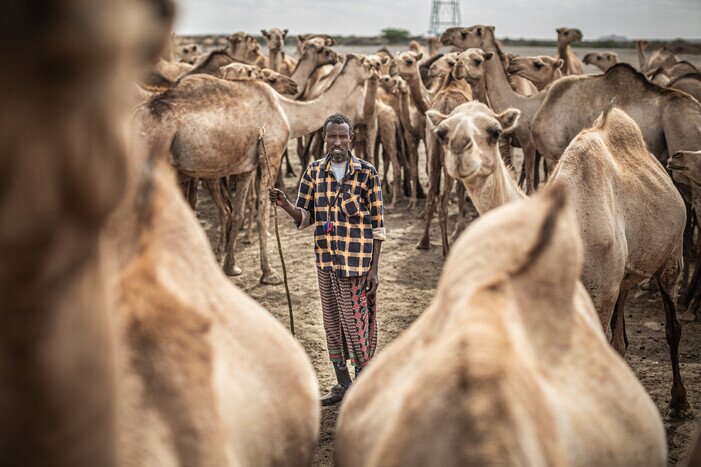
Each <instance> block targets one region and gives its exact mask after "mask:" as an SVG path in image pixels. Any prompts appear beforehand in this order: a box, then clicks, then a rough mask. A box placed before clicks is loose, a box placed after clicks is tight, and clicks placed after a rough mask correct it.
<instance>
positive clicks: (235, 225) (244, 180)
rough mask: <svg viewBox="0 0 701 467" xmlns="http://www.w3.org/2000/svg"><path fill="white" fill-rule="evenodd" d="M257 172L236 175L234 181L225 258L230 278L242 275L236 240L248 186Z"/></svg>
mask: <svg viewBox="0 0 701 467" xmlns="http://www.w3.org/2000/svg"><path fill="white" fill-rule="evenodd" d="M254 172H255V171H254V170H251V171H250V172H245V173H242V174H238V175H234V177H233V178H234V181H235V183H236V191H235V192H234V199H233V201H232V203H231V218H232V220H231V223H230V225H229V238H228V244H227V245H226V256H225V257H224V268H223V269H224V273H225V274H226V275H228V276H238V275H239V274H241V272H242V271H241V268H240V267H238V266H237V265H236V255H235V251H236V238H237V237H238V234H239V229H240V228H241V224H242V223H243V207H244V203H245V201H246V194H247V193H248V185H249V184H250V182H251V178H253V173H254Z"/></svg>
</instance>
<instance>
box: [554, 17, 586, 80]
mask: <svg viewBox="0 0 701 467" xmlns="http://www.w3.org/2000/svg"><path fill="white" fill-rule="evenodd" d="M556 32H557V55H556V56H555V58H559V59H562V60H563V61H564V62H565V63H564V65H563V66H562V74H563V75H565V76H568V75H583V74H584V64H583V63H582V61H581V60H580V59H579V57H577V56H576V55H575V53H574V52H573V51H572V46H571V45H570V44H572V43H573V42H579V41H581V40H582V31H580V30H579V29H571V28H557V29H556Z"/></svg>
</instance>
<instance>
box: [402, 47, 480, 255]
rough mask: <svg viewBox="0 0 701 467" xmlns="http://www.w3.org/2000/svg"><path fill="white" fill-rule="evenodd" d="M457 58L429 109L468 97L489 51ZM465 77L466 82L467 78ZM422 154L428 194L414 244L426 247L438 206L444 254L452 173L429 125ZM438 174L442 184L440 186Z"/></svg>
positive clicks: (460, 191) (444, 107) (446, 107)
mask: <svg viewBox="0 0 701 467" xmlns="http://www.w3.org/2000/svg"><path fill="white" fill-rule="evenodd" d="M459 57H460V58H461V59H462V60H460V62H459V64H458V61H457V60H455V67H454V68H453V70H452V72H451V73H450V74H449V75H448V78H447V79H446V81H445V83H444V85H443V87H442V88H441V90H440V91H439V92H438V93H437V95H436V96H435V97H434V99H433V101H432V102H431V109H430V110H431V111H434V112H440V113H442V114H449V113H450V112H452V111H453V109H455V108H456V107H457V106H459V105H460V104H464V103H465V102H469V101H471V100H472V86H471V83H475V82H476V81H479V80H480V78H481V77H482V76H483V75H484V68H485V62H487V61H489V60H490V59H491V58H492V57H493V54H491V53H485V52H483V51H482V50H479V49H467V50H466V51H464V52H462V53H460V54H459ZM468 80H469V82H468ZM426 148H427V152H426V157H427V159H428V194H427V196H426V216H425V224H424V233H423V235H422V237H421V239H420V240H419V243H418V244H417V245H416V248H418V249H420V250H426V249H428V248H430V246H431V243H430V234H429V232H430V228H431V221H432V220H433V213H434V210H435V209H436V208H437V210H438V223H439V226H440V230H441V244H442V249H443V256H444V257H445V256H447V255H448V251H449V249H450V246H449V244H448V212H447V211H448V198H449V197H450V193H451V191H452V188H453V177H452V176H451V175H450V174H449V173H447V172H446V171H445V166H444V158H445V153H444V151H443V148H442V147H441V145H440V143H439V141H438V140H437V139H436V137H435V135H434V134H433V132H431V131H430V129H429V128H427V129H426ZM441 174H442V175H443V177H442V178H443V184H442V186H441ZM464 198H465V196H464V191H463V189H462V187H458V199H459V201H460V212H461V213H462V212H463V211H464V209H463V203H464Z"/></svg>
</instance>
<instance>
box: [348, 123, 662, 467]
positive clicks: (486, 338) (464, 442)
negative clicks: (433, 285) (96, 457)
mask: <svg viewBox="0 0 701 467" xmlns="http://www.w3.org/2000/svg"><path fill="white" fill-rule="evenodd" d="M495 123H496V121H495ZM581 267H582V242H581V238H580V236H579V230H578V227H577V219H576V215H575V210H574V209H573V208H572V205H571V203H570V201H569V200H568V199H567V196H566V194H565V193H563V189H562V187H552V188H551V189H549V190H547V191H546V192H545V193H544V194H539V195H538V196H537V197H536V198H534V199H524V200H521V201H518V202H514V203H511V204H509V205H506V206H503V207H501V208H498V209H496V210H494V211H492V212H489V213H487V214H485V215H484V216H482V217H481V218H480V219H478V220H477V221H476V222H475V223H474V224H473V225H471V226H470V228H468V229H467V231H466V232H465V233H464V234H463V235H462V236H461V237H460V238H459V240H458V242H457V243H456V244H455V245H454V247H453V249H452V251H451V254H450V256H449V257H448V259H447V261H446V264H445V266H444V269H443V274H442V276H441V279H440V282H439V284H438V288H437V291H436V295H435V297H434V299H433V301H432V303H431V305H430V306H429V308H428V309H427V310H426V311H425V312H424V313H422V314H421V316H419V318H418V319H417V320H416V321H415V322H414V323H413V324H412V326H411V327H410V328H409V329H408V330H406V331H405V332H404V333H403V334H402V335H401V336H399V338H397V339H396V340H395V341H394V342H392V343H391V344H390V345H388V346H387V347H386V348H385V350H384V351H383V352H382V353H381V354H380V355H378V356H377V357H375V360H374V361H373V362H372V364H371V365H368V368H367V369H366V370H364V371H365V373H364V374H363V375H362V376H361V377H360V378H359V379H358V381H357V382H356V383H355V384H354V387H353V388H352V389H351V391H350V392H349V393H348V395H347V396H346V400H344V402H343V406H342V407H341V414H340V416H339V419H338V428H337V434H336V464H337V465H338V466H339V467H346V466H356V465H364V466H380V465H382V466H390V467H392V466H423V465H441V466H460V465H568V466H582V467H585V466H592V465H607V466H632V465H650V466H664V465H666V460H667V456H666V443H665V432H664V426H663V424H662V420H661V418H660V415H659V413H658V411H657V408H656V407H655V404H654V403H653V401H652V400H651V398H650V397H649V396H648V395H647V394H646V393H645V390H644V389H643V387H642V385H641V384H640V382H639V381H638V380H637V379H636V377H635V375H634V374H633V372H632V371H631V369H630V367H629V366H628V365H627V364H626V363H625V362H624V361H623V360H622V359H621V358H620V357H619V356H618V355H616V353H615V352H614V351H613V350H612V349H611V347H610V346H609V345H608V344H607V343H606V339H605V336H604V333H603V332H602V330H601V327H600V326H599V323H598V322H597V319H596V311H595V309H594V307H593V304H592V302H591V299H590V298H589V296H588V295H587V293H586V291H585V290H584V287H582V285H581V283H580V282H579V281H578V280H577V279H578V277H579V273H580V270H581ZM407 368H410V369H411V370H410V371H407ZM592 420H596V423H592Z"/></svg>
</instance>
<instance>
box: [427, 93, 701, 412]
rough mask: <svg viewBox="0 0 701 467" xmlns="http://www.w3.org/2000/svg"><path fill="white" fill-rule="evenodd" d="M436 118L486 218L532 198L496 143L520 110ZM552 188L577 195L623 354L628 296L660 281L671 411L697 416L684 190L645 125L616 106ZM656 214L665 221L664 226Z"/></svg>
mask: <svg viewBox="0 0 701 467" xmlns="http://www.w3.org/2000/svg"><path fill="white" fill-rule="evenodd" d="M428 115H429V118H430V120H431V122H432V123H433V124H434V125H436V128H435V129H434V130H433V131H434V132H435V133H436V135H437V136H438V137H439V139H440V140H441V142H442V144H443V146H444V148H445V149H446V151H447V153H446V154H447V156H446V168H447V169H448V171H449V173H451V174H454V175H455V176H456V177H458V178H460V180H461V181H462V182H463V184H464V185H465V187H466V188H467V191H468V193H469V195H470V198H471V199H472V201H473V202H474V204H475V206H476V207H477V210H478V211H479V213H480V214H482V213H484V212H486V211H488V210H490V209H493V208H495V207H497V206H500V205H502V204H504V203H507V202H509V201H513V200H518V199H521V198H523V197H524V194H523V193H522V192H521V191H520V190H519V188H518V186H517V185H516V183H515V182H514V181H513V179H512V178H511V176H510V174H509V172H508V171H507V169H506V167H505V166H504V163H503V161H502V160H501V156H500V154H499V149H498V145H497V144H496V142H497V141H498V138H499V136H500V135H501V133H502V132H503V131H509V130H511V129H512V128H513V127H514V126H515V122H514V120H515V119H516V118H517V116H518V111H517V110H515V109H510V110H507V111H505V112H504V113H502V114H498V115H495V114H494V113H493V112H492V111H491V110H490V109H489V108H487V107H486V106H484V105H483V104H479V103H470V104H465V105H462V106H460V107H458V108H457V109H455V111H454V112H453V113H452V114H451V115H450V116H445V115H441V114H438V113H429V114H428ZM548 183H549V184H557V183H560V184H562V185H564V186H566V187H567V188H568V192H569V198H570V199H571V201H572V204H573V206H574V209H575V211H576V212H577V217H578V219H579V221H580V223H581V225H580V229H581V234H582V239H583V241H584V267H583V269H582V276H581V279H582V282H583V284H584V286H585V287H586V289H587V291H588V292H589V293H590V294H591V296H592V299H593V301H594V305H595V307H596V309H597V311H598V315H599V320H600V322H601V325H602V327H603V329H604V330H606V329H608V327H609V324H610V325H611V332H612V335H613V338H612V345H613V347H614V348H615V349H616V350H617V351H618V352H619V353H620V354H624V353H625V350H626V347H627V338H626V337H625V322H624V306H625V299H626V296H627V294H628V290H629V289H631V288H632V287H634V286H636V285H638V284H640V283H642V282H644V281H645V280H647V279H650V278H652V277H654V278H655V280H656V282H657V284H658V286H659V289H660V294H661V295H662V301H663V304H664V309H665V313H666V335H667V343H668V345H669V350H670V356H671V362H672V373H673V383H672V400H671V402H670V413H671V414H672V415H673V416H675V417H685V416H688V415H689V414H690V413H691V407H690V405H689V403H688V401H687V398H686V390H685V388H684V383H683V382H682V379H681V374H680V373H679V359H678V355H679V351H678V346H679V340H680V338H681V325H680V324H679V321H678V319H677V312H676V308H675V300H676V298H677V292H678V287H679V279H680V273H681V267H682V237H683V233H684V226H685V224H686V208H685V206H684V201H683V200H682V198H681V196H680V195H679V192H678V191H677V189H676V188H675V187H674V184H673V183H672V181H671V180H670V178H669V176H668V175H667V173H666V172H665V170H664V168H663V167H662V166H661V165H660V163H659V162H658V161H657V160H656V159H655V158H654V157H653V156H652V155H651V154H650V153H649V152H648V150H647V148H646V146H645V141H644V140H643V136H642V133H641V132H640V129H639V128H638V126H637V125H636V124H635V122H634V121H633V120H632V119H631V118H630V117H629V116H628V115H627V114H626V113H625V112H623V111H622V110H619V109H617V108H615V107H614V108H612V109H608V108H607V110H606V111H605V112H604V113H603V114H602V116H600V117H599V118H598V119H597V120H596V121H595V122H594V126H593V127H592V128H590V129H586V130H584V131H582V132H580V134H579V135H578V136H577V137H576V138H575V139H574V141H573V142H572V143H571V144H570V145H569V146H568V148H567V150H566V151H565V153H564V154H563V155H562V158H561V159H560V161H559V163H558V165H557V167H556V168H555V171H554V172H553V174H552V177H551V179H550V181H549V182H548ZM641 212H646V213H649V216H648V215H641ZM650 216H652V217H653V218H654V219H655V220H656V222H655V225H654V226H653V225H651V224H650V222H649V218H650ZM653 227H654V228H653Z"/></svg>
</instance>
